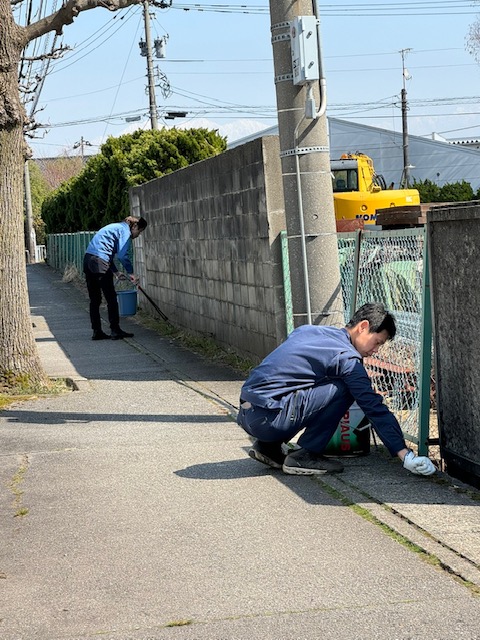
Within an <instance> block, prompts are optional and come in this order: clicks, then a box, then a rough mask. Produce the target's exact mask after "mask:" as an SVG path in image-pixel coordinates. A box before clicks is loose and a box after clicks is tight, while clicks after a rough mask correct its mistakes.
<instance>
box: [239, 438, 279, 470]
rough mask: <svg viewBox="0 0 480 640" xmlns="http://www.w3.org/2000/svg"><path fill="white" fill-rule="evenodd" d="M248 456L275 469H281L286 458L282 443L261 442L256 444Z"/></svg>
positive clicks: (258, 441)
mask: <svg viewBox="0 0 480 640" xmlns="http://www.w3.org/2000/svg"><path fill="white" fill-rule="evenodd" d="M248 455H249V456H250V458H253V459H254V460H258V462H263V464H268V466H269V467H273V468H274V469H281V468H282V465H283V463H284V460H285V457H286V456H285V454H284V453H283V449H282V443H281V442H262V441H261V440H257V441H256V442H255V443H254V445H253V447H252V448H251V449H250V450H249V452H248Z"/></svg>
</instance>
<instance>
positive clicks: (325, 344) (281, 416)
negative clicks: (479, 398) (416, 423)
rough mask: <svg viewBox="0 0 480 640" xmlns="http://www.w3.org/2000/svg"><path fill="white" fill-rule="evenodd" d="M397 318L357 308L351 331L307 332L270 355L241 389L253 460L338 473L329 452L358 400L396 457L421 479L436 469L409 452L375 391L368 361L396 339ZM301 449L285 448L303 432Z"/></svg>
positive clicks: (241, 418) (300, 471)
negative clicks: (338, 431)
mask: <svg viewBox="0 0 480 640" xmlns="http://www.w3.org/2000/svg"><path fill="white" fill-rule="evenodd" d="M395 333H396V327H395V320H394V318H393V316H392V315H391V314H390V313H388V312H387V311H386V309H385V307H384V306H383V305H381V304H378V303H369V304H366V305H364V306H363V307H361V308H360V309H358V311H356V313H355V314H354V316H353V318H352V319H351V320H350V322H349V323H348V324H347V326H346V327H344V328H342V329H338V328H336V327H325V326H312V325H303V326H300V327H298V328H297V329H295V331H292V333H291V334H290V335H289V337H288V338H287V340H286V341H285V342H283V343H282V344H281V345H280V346H278V347H277V348H276V349H275V350H274V351H272V353H270V354H269V355H268V356H267V357H266V358H265V359H264V360H263V362H261V363H260V364H259V365H258V366H257V367H256V368H255V369H253V370H252V372H251V373H250V376H249V377H248V379H247V380H246V382H245V383H244V385H243V386H242V390H241V394H240V410H239V413H238V418H237V422H238V424H239V425H240V426H241V427H242V428H243V429H244V430H245V431H246V432H247V433H248V434H249V435H251V436H253V437H254V438H256V441H255V443H254V445H253V446H252V448H251V449H250V451H249V456H250V457H251V458H254V459H255V460H258V461H259V462H262V463H264V464H267V465H269V466H271V467H273V468H276V469H283V471H284V472H285V473H290V474H293V475H313V474H323V473H339V472H341V471H343V465H342V464H341V463H340V462H339V461H338V460H332V459H331V458H327V457H324V456H323V455H322V453H323V451H324V450H325V449H326V447H327V444H328V442H329V441H330V439H331V437H332V436H333V434H334V433H335V430H336V429H337V426H338V424H339V422H340V420H341V418H342V417H343V415H344V414H345V413H346V412H347V410H348V409H349V407H350V406H351V405H352V403H353V402H354V401H356V402H357V404H358V405H359V406H360V408H361V409H362V411H363V412H364V414H365V415H366V417H367V418H368V419H369V421H370V422H371V424H372V426H373V428H374V429H375V431H376V433H377V434H378V435H379V437H380V439H381V440H382V442H383V443H384V444H385V446H386V447H387V449H388V450H389V452H390V453H391V455H392V456H395V455H396V456H398V457H399V458H400V460H402V462H403V466H404V467H405V468H406V469H407V470H408V471H411V472H412V473H415V474H418V475H426V476H428V475H431V474H432V473H434V472H435V466H434V465H433V463H432V462H431V460H430V459H429V458H427V457H425V456H417V455H415V454H414V452H413V451H412V450H411V449H409V448H408V447H407V445H406V443H405V440H404V438H403V435H402V431H401V429H400V425H399V424H398V421H397V419H396V418H395V416H394V415H393V413H391V411H390V410H389V409H388V408H387V407H386V406H385V404H384V403H383V399H382V396H381V395H379V394H378V393H377V392H375V391H374V390H373V388H372V384H371V382H370V378H369V377H368V374H367V372H366V370H365V367H364V365H363V358H366V357H368V356H371V355H372V354H374V353H376V352H377V351H378V349H379V348H380V347H381V346H382V345H383V344H385V342H386V341H387V340H392V339H393V338H394V337H395ZM302 430H303V433H302V434H301V436H300V437H299V439H298V443H297V444H298V445H299V447H300V448H299V449H296V450H292V451H290V453H289V454H288V455H287V456H286V455H285V453H284V450H283V447H282V444H283V443H287V442H289V441H290V440H291V439H292V438H293V437H294V436H296V435H297V434H298V433H299V432H300V431H302Z"/></svg>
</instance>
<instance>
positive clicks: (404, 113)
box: [400, 49, 411, 189]
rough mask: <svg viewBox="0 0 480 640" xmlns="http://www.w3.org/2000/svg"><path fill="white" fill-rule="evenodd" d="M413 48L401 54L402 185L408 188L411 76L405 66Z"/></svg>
mask: <svg viewBox="0 0 480 640" xmlns="http://www.w3.org/2000/svg"><path fill="white" fill-rule="evenodd" d="M409 51H411V49H402V50H401V51H400V54H401V55H402V77H403V89H402V132H403V176H402V184H401V186H402V187H405V188H406V189H408V187H409V186H410V184H409V183H410V162H409V157H408V122H407V111H408V104H407V89H406V81H407V80H408V79H409V78H410V74H409V73H408V70H407V69H406V68H405V57H406V55H407V53H408V52H409Z"/></svg>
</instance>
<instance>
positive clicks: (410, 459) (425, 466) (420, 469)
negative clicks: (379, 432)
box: [403, 449, 436, 476]
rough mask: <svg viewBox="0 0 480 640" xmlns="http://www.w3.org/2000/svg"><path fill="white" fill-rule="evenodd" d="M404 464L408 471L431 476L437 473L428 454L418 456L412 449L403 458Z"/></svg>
mask: <svg viewBox="0 0 480 640" xmlns="http://www.w3.org/2000/svg"><path fill="white" fill-rule="evenodd" d="M403 466H404V468H405V469H407V471H410V472H411V473H415V474H416V475H418V476H431V475H432V473H435V471H436V469H435V465H434V464H433V462H432V461H431V460H430V458H427V456H416V455H415V454H414V453H413V451H412V450H411V449H410V450H409V452H408V453H407V455H406V456H405V457H404V459H403Z"/></svg>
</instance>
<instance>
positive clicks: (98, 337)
mask: <svg viewBox="0 0 480 640" xmlns="http://www.w3.org/2000/svg"><path fill="white" fill-rule="evenodd" d="M92 340H110V336H107V334H106V333H104V332H103V331H102V330H101V329H99V330H98V331H94V332H93V336H92Z"/></svg>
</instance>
